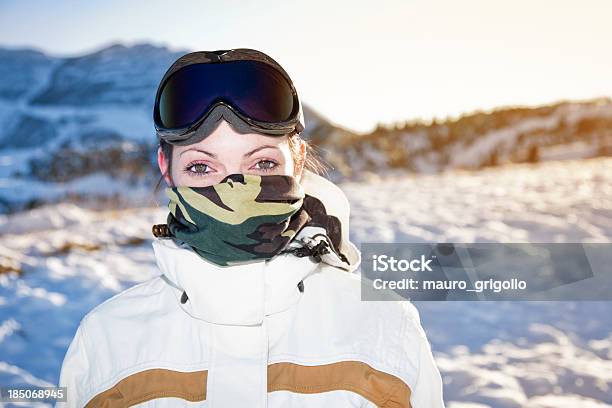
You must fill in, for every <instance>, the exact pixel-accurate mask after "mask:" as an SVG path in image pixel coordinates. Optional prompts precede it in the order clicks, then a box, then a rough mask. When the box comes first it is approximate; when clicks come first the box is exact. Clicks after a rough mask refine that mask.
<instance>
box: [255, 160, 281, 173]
mask: <svg viewBox="0 0 612 408" xmlns="http://www.w3.org/2000/svg"><path fill="white" fill-rule="evenodd" d="M276 166H278V163H276V162H275V161H272V160H260V161H258V162H257V163H256V164H255V168H256V169H257V170H261V171H264V172H266V171H271V170H274V168H276Z"/></svg>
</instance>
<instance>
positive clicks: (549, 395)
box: [0, 158, 612, 408]
mask: <svg viewBox="0 0 612 408" xmlns="http://www.w3.org/2000/svg"><path fill="white" fill-rule="evenodd" d="M340 186H341V187H342V189H343V190H344V191H345V192H346V193H347V196H348V197H349V200H350V202H351V211H352V213H351V231H352V232H351V234H352V235H351V238H352V240H353V242H355V243H356V244H357V245H359V244H360V243H363V242H425V241H446V242H521V241H523V242H526V241H528V242H610V241H611V239H612V158H597V159H588V160H574V161H563V162H556V161H547V162H543V163H539V164H524V165H512V166H502V167H495V168H487V169H485V170H482V171H478V172H469V171H460V170H455V171H448V172H445V173H442V174H437V175H434V174H429V175H414V174H399V173H393V174H392V175H389V176H386V177H380V178H378V179H377V178H371V179H369V180H368V181H363V182H347V183H343V184H341V185H340ZM166 214H167V208H166V207H165V206H164V205H162V206H159V207H142V208H130V209H123V210H105V211H94V210H91V209H86V208H81V207H77V206H75V205H72V204H66V203H61V204H55V205H47V206H44V207H40V208H37V209H35V210H30V211H27V212H22V213H17V214H12V215H9V216H3V217H1V218H0V231H2V235H0V271H2V270H5V271H7V272H5V273H0V384H3V385H24V384H29V385H51V384H55V383H57V381H58V377H59V369H60V366H61V362H62V360H63V357H64V354H65V352H66V349H67V347H68V344H69V343H70V341H71V340H72V336H73V335H74V332H75V330H76V327H77V325H78V323H79V321H80V319H81V318H82V317H83V316H84V314H85V313H87V312H88V311H89V310H91V309H92V308H93V307H94V306H96V305H98V304H99V303H101V302H102V301H104V300H106V299H108V298H109V297H111V296H112V295H114V294H116V293H117V292H119V291H121V290H124V289H126V288H128V287H130V286H132V285H134V284H136V283H139V282H142V281H144V280H146V279H149V278H150V277H152V276H155V275H157V274H158V273H159V272H158V271H157V267H156V264H155V261H154V257H153V251H152V248H151V239H152V235H151V226H152V224H154V223H162V222H165V217H166ZM415 304H416V306H417V308H418V309H419V312H420V315H421V319H422V324H423V326H424V328H425V330H426V332H427V335H428V338H429V340H430V342H431V344H432V350H433V352H434V356H435V358H436V361H437V363H438V365H439V367H440V370H441V372H442V375H443V380H444V387H445V399H446V402H447V406H448V407H449V408H484V407H503V408H505V407H533V408H548V407H566V406H567V407H570V406H571V407H574V406H576V407H577V406H580V407H612V388H611V387H612V330H611V328H612V313H610V312H611V311H612V309H611V308H610V303H609V302H508V301H505V302H484V303H483V302H415ZM6 406H9V405H6ZM39 406H47V405H45V404H41V405H39Z"/></svg>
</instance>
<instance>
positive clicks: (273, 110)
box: [155, 61, 294, 129]
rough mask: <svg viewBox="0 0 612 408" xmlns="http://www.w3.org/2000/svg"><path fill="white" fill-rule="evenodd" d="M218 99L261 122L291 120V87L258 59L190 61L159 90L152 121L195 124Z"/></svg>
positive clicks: (171, 126) (168, 124)
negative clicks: (189, 63) (201, 62)
mask: <svg viewBox="0 0 612 408" xmlns="http://www.w3.org/2000/svg"><path fill="white" fill-rule="evenodd" d="M220 100H224V101H226V102H228V103H229V104H231V105H232V106H233V107H234V108H235V109H237V110H238V111H239V112H240V113H242V114H243V115H245V116H248V117H250V118H252V119H254V120H257V121H260V122H270V123H275V122H285V121H287V120H289V119H291V115H292V113H293V111H294V99H293V93H292V91H291V86H290V84H289V83H288V82H287V80H286V79H285V78H284V77H283V75H282V74H281V73H280V72H278V71H277V70H275V69H274V68H273V67H271V66H269V65H267V64H265V63H262V62H257V61H231V62H224V63H212V64H193V65H188V66H186V67H183V68H181V69H179V70H178V71H176V72H175V73H173V74H172V75H171V76H170V77H169V78H168V79H167V81H166V82H165V84H164V85H163V88H162V90H161V92H160V96H159V101H158V104H157V111H156V113H155V120H156V122H157V123H158V125H160V126H161V127H163V128H166V129H178V128H184V127H187V126H189V125H191V124H193V123H195V122H196V121H197V120H198V119H199V118H200V117H201V116H202V115H203V114H204V113H205V112H206V111H207V110H208V109H209V108H210V107H211V106H212V105H214V104H215V103H217V102H218V101H220Z"/></svg>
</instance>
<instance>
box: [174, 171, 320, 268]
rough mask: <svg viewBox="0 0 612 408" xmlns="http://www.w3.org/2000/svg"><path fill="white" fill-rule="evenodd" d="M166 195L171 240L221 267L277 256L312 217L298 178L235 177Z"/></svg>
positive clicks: (277, 176) (184, 188)
mask: <svg viewBox="0 0 612 408" xmlns="http://www.w3.org/2000/svg"><path fill="white" fill-rule="evenodd" d="M165 191H166V195H167V196H168V198H169V199H170V202H169V204H168V207H169V209H170V213H169V214H168V220H167V223H168V228H169V230H170V233H171V234H172V236H173V237H174V238H176V239H178V240H180V241H183V242H185V243H187V244H188V245H189V246H191V247H192V248H193V249H194V251H195V252H196V253H197V254H198V255H200V256H201V257H203V258H204V259H207V260H209V261H211V262H213V263H215V264H217V265H221V266H228V265H232V264H236V263H240V262H245V261H251V260H257V259H269V258H272V257H273V256H274V255H276V254H277V253H279V252H280V251H282V250H283V249H285V247H287V245H288V244H289V242H290V241H291V239H292V238H293V237H294V236H295V235H296V234H297V232H298V231H299V230H300V229H301V228H302V227H303V226H304V225H305V224H306V223H307V222H308V221H309V219H310V217H309V215H308V213H307V212H306V211H305V210H304V209H303V208H302V207H303V205H302V204H303V202H304V197H305V194H304V191H303V190H302V187H301V185H300V183H299V182H298V181H297V179H295V178H294V177H293V176H285V175H267V176H258V175H252V174H230V175H228V176H227V177H225V178H224V179H223V180H222V181H221V182H220V183H218V184H215V185H212V186H206V187H186V186H179V187H170V188H166V190H165Z"/></svg>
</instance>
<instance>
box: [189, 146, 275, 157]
mask: <svg viewBox="0 0 612 408" xmlns="http://www.w3.org/2000/svg"><path fill="white" fill-rule="evenodd" d="M263 149H277V150H280V149H279V148H278V146H273V145H263V146H259V147H256V148H255V149H253V150H251V151H249V152H247V153H245V154H244V155H243V156H242V157H244V158H246V157H249V156H251V155H253V154H254V153H257V152H258V151H260V150H263ZM190 150H194V151H196V152H200V153H204V154H206V155H208V156H210V157H212V158H213V159H216V158H217V155H216V154H214V153H211V152H207V151H206V150H202V149H198V148H196V147H191V148H189V149H187V150H183V151H182V152H181V153H180V154H179V156H181V155H182V154H183V153H185V152H188V151H190Z"/></svg>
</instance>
